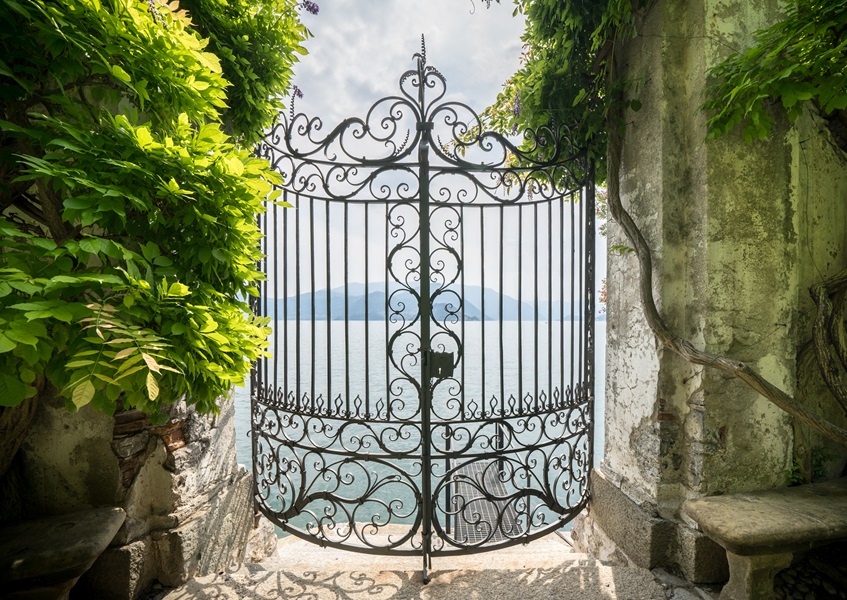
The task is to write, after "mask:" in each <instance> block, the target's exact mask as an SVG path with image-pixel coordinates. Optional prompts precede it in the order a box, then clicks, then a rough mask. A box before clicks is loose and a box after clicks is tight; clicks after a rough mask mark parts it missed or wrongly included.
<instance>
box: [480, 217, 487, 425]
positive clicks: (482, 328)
mask: <svg viewBox="0 0 847 600" xmlns="http://www.w3.org/2000/svg"><path fill="white" fill-rule="evenodd" d="M479 266H480V269H479V270H480V287H481V288H482V300H481V302H480V303H481V305H482V308H481V310H482V314H483V315H484V314H485V205H484V204H480V205H479ZM480 335H481V342H482V353H481V354H482V355H481V357H480V359H481V362H482V365H481V370H480V374H481V377H482V393H481V395H480V404H481V405H482V418H483V419H484V418H485V403H486V402H488V398H487V396H486V395H485V375H486V370H485V321H480Z"/></svg>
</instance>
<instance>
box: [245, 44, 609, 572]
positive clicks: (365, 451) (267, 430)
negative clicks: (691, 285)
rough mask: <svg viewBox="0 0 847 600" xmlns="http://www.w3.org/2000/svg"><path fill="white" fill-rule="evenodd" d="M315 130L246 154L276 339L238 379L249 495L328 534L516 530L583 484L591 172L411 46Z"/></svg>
mask: <svg viewBox="0 0 847 600" xmlns="http://www.w3.org/2000/svg"><path fill="white" fill-rule="evenodd" d="M414 58H415V60H416V68H415V69H413V70H410V71H408V72H406V73H405V74H403V76H402V77H401V78H400V82H399V92H398V94H397V95H394V96H389V97H387V98H383V99H382V100H379V101H378V102H376V103H375V104H374V105H373V106H372V107H371V108H370V110H369V111H368V113H367V115H366V116H365V117H364V118H348V119H346V120H345V121H343V122H342V123H341V124H340V125H338V126H337V127H336V128H335V129H333V130H332V131H329V132H328V133H326V134H324V133H323V126H322V123H321V121H320V120H319V119H314V118H307V117H306V116H304V115H303V114H297V115H295V114H294V111H293V108H292V111H291V113H290V114H289V115H282V116H281V122H280V123H279V125H277V126H276V127H275V128H274V130H273V131H272V132H271V134H270V135H269V136H268V138H267V139H266V141H265V142H264V143H263V144H262V145H261V148H260V152H261V154H262V155H263V156H265V157H266V158H268V159H269V160H270V161H271V162H272V164H273V165H274V166H275V168H276V169H277V170H278V171H279V172H280V173H281V174H282V176H283V179H284V182H285V183H284V185H281V186H280V189H281V193H282V199H283V200H285V201H286V202H289V203H290V204H292V205H293V206H294V208H282V207H281V206H279V205H278V204H277V203H272V202H270V201H269V207H268V211H267V212H266V213H265V214H264V215H263V216H262V217H261V220H260V224H261V226H262V228H263V230H264V232H265V234H266V237H265V241H264V244H265V248H264V250H265V254H266V256H267V258H266V259H265V263H264V265H263V267H264V271H265V273H266V274H267V281H266V282H265V283H264V285H263V288H262V290H261V296H260V298H259V299H258V301H257V302H255V303H254V308H255V309H256V310H257V312H259V313H260V314H262V315H266V316H268V317H269V318H270V320H271V323H272V326H273V334H272V337H271V341H270V348H269V352H270V353H271V354H272V357H269V358H266V359H264V360H262V361H260V362H259V363H257V364H256V366H255V369H254V372H253V378H252V382H251V384H252V394H251V395H252V440H253V469H254V474H255V489H254V493H255V498H256V501H257V503H258V505H259V507H260V509H261V510H262V512H263V513H264V514H265V515H266V516H267V517H268V518H270V519H271V521H273V522H274V523H275V524H276V525H278V526H279V527H281V528H282V529H284V530H286V531H288V532H291V533H292V534H294V535H298V536H301V537H303V538H306V539H310V540H313V541H315V542H318V543H320V544H322V545H325V546H333V547H338V548H344V549H349V550H358V551H362V552H371V553H383V554H385V553H396V554H418V555H422V556H423V566H424V581H426V580H427V568H428V567H431V559H430V557H431V556H439V555H446V554H459V553H470V552H477V551H482V550H491V549H495V548H500V547H504V546H508V545H512V544H516V543H525V542H527V541H529V540H532V539H534V538H537V537H540V536H542V535H544V534H546V533H548V532H550V531H551V530H553V529H556V528H558V527H560V526H562V525H563V524H564V523H566V522H567V521H569V520H570V519H571V518H573V517H574V516H575V515H576V514H577V513H578V512H579V511H580V510H581V509H582V508H583V507H584V506H585V504H586V502H587V499H588V487H587V484H588V470H589V468H590V466H591V460H592V433H591V431H592V424H593V383H594V382H593V362H594V361H593V359H594V339H593V335H594V328H593V312H594V265H593V260H594V255H593V247H594V189H593V173H592V169H591V165H590V163H589V162H588V161H587V160H586V159H585V157H584V156H583V155H582V154H581V153H579V152H578V151H577V150H576V149H575V148H574V147H573V146H572V145H571V143H570V140H569V139H568V137H567V130H566V129H552V128H550V129H548V128H545V129H542V130H539V131H528V132H526V133H525V134H524V136H523V142H522V144H521V146H520V149H519V148H518V147H516V146H515V145H513V142H512V141H511V138H510V137H504V136H502V135H499V134H497V133H493V132H487V131H485V130H484V128H483V122H482V121H481V120H480V119H479V117H478V116H477V115H476V114H475V113H474V112H473V111H472V110H471V109H470V108H469V107H468V106H466V105H465V104H463V103H460V102H455V101H449V100H445V92H446V80H445V78H444V77H443V76H442V75H441V73H439V72H438V71H437V70H436V69H434V68H433V67H431V66H428V65H427V63H426V52H425V49H424V48H422V51H421V53H420V54H416V55H415V57H414Z"/></svg>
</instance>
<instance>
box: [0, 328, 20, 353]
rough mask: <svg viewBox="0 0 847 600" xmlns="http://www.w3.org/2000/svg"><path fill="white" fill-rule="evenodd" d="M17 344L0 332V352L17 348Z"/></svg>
mask: <svg viewBox="0 0 847 600" xmlns="http://www.w3.org/2000/svg"><path fill="white" fill-rule="evenodd" d="M17 346H18V345H17V344H16V343H15V342H13V341H12V340H10V339H9V338H8V337H6V336H5V335H4V334H2V333H0V354H3V353H4V352H9V351H10V350H14V349H15V348H17Z"/></svg>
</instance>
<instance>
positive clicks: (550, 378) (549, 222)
mask: <svg viewBox="0 0 847 600" xmlns="http://www.w3.org/2000/svg"><path fill="white" fill-rule="evenodd" d="M552 407H553V200H552V199H551V200H549V201H548V202H547V408H552Z"/></svg>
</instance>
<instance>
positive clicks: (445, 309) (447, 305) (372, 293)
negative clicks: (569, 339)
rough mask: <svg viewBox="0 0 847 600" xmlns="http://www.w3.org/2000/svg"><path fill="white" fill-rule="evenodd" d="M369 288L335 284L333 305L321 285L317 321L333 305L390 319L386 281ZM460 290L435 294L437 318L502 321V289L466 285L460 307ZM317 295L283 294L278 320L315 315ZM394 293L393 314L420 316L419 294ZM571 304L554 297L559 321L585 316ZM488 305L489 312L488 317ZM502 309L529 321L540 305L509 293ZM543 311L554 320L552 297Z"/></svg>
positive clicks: (338, 310) (350, 315)
mask: <svg viewBox="0 0 847 600" xmlns="http://www.w3.org/2000/svg"><path fill="white" fill-rule="evenodd" d="M365 290H366V288H365V285H364V284H363V283H350V284H349V285H348V286H347V288H346V293H345V287H344V286H339V287H335V288H332V289H331V290H330V292H329V307H328V306H327V291H326V289H321V290H318V291H317V292H315V294H314V313H315V320H318V321H325V320H327V312H328V311H327V308H329V315H330V320H332V321H343V320H344V319H345V315H346V318H347V319H348V320H350V321H364V320H369V321H381V320H384V319H385V318H386V314H385V313H386V302H385V284H384V283H374V284H369V285H368V286H367V296H366V295H365ZM460 293H461V286H451V287H449V288H445V289H444V290H443V291H442V292H441V293H440V294H438V295H437V296H436V297H435V300H434V303H433V317H434V319H435V320H442V319H444V318H445V317H446V316H447V315H448V314H449V313H451V312H455V313H456V315H457V316H458V317H461V316H462V309H463V310H464V313H465V319H466V320H467V321H480V320H486V321H496V320H498V319H499V318H500V304H501V302H500V295H499V294H498V293H497V291H495V290H492V289H491V288H485V289H484V290H483V289H482V288H480V287H479V286H476V285H474V286H470V285H469V286H465V288H464V302H463V303H462V306H461V307H459V306H457V305H458V295H459V294H460ZM312 296H313V294H312V293H311V292H304V293H302V294H300V295H299V297H298V296H289V297H288V298H286V299H282V298H279V299H277V300H276V310H277V313H276V315H271V316H275V317H276V319H277V320H281V319H289V320H296V319H298V318H299V319H311V318H312V303H313V298H312ZM388 296H389V300H390V308H391V311H390V312H391V313H397V314H400V315H402V316H403V318H405V319H407V320H411V319H413V318H414V317H415V315H416V314H417V300H416V298H415V296H414V294H412V293H411V292H409V291H408V290H407V289H405V288H401V287H400V286H399V285H398V284H396V283H395V284H390V285H389V288H388ZM298 298H299V313H298ZM268 300H269V302H270V303H271V304H273V302H274V299H273V298H269V299H268ZM345 300H346V305H345ZM571 306H572V305H571V303H570V301H566V302H565V303H564V306H562V305H561V303H559V302H558V301H556V302H553V305H552V309H553V310H552V318H553V320H558V319H559V318H560V316H561V315H562V314H563V315H564V320H565V321H570V320H575V321H579V320H581V315H579V314H573V315H571ZM483 308H484V311H485V317H484V319H483ZM577 308H578V303H577ZM562 309H564V311H563V310H562ZM502 311H503V320H504V321H517V320H524V321H526V320H533V319H535V318H536V307H535V306H534V305H533V304H532V303H531V302H528V301H527V300H526V299H524V298H521V302H518V300H517V299H515V298H514V297H513V296H510V295H504V296H503V299H502ZM537 311H538V317H537V318H538V320H539V321H546V320H548V302H547V301H546V300H542V301H539V303H538V307H537ZM366 317H367V319H366ZM595 318H596V319H598V320H604V319H605V315H596V317H595Z"/></svg>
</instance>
